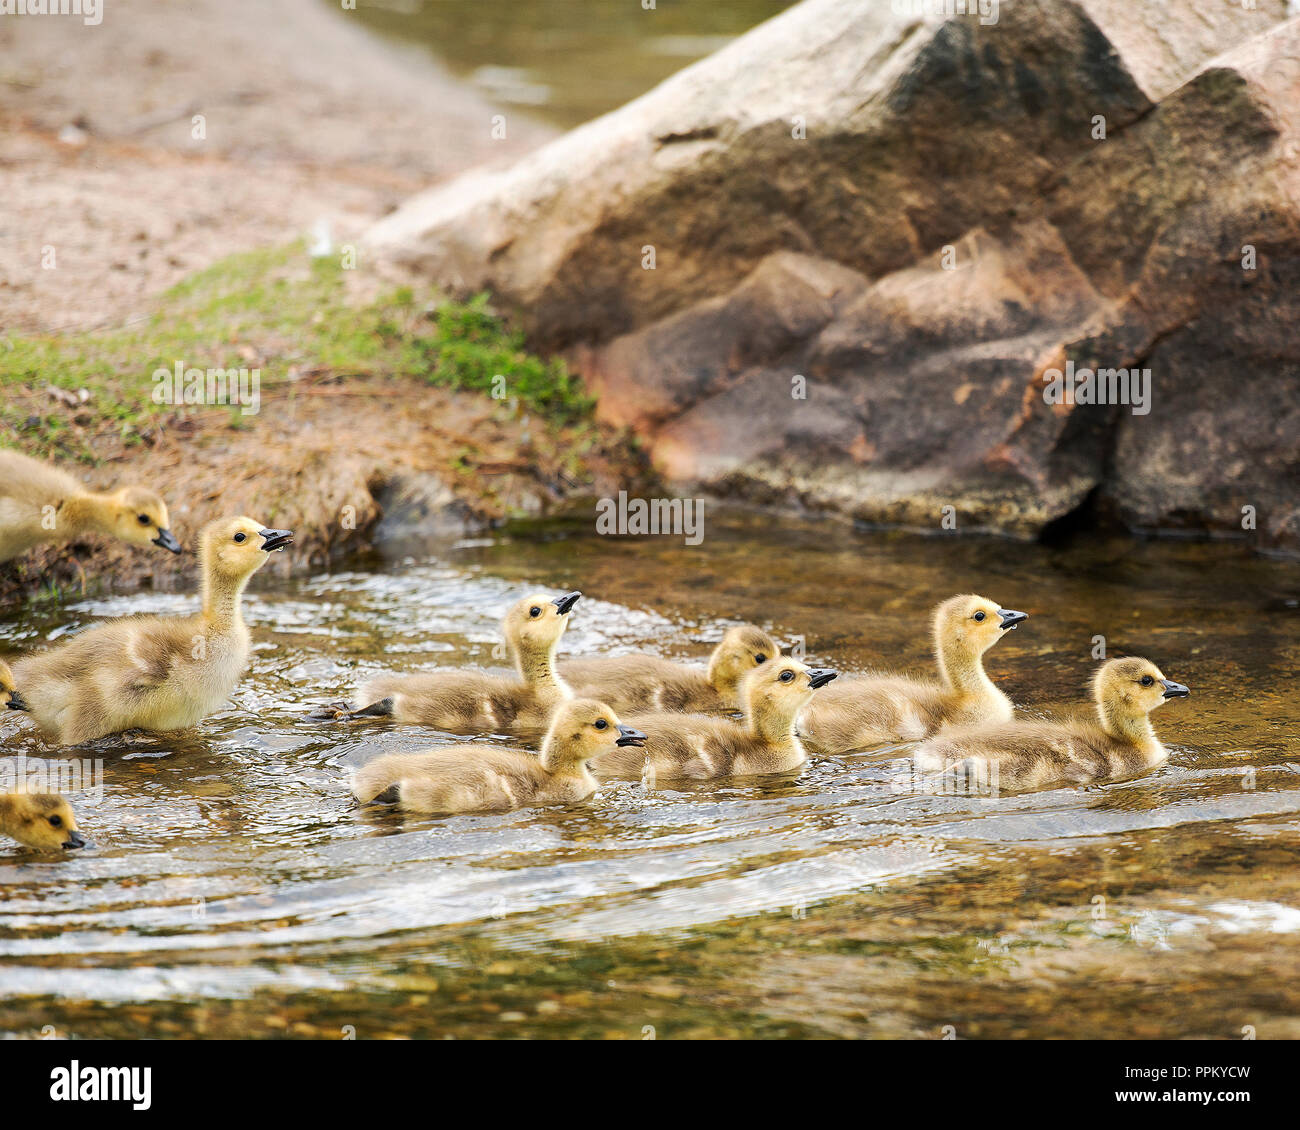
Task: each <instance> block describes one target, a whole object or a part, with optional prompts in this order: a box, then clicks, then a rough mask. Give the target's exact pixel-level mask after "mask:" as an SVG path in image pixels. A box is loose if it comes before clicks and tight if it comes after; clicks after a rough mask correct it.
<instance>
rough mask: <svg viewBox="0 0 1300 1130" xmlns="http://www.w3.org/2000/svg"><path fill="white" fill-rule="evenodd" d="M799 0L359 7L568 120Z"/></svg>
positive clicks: (487, 85)
mask: <svg viewBox="0 0 1300 1130" xmlns="http://www.w3.org/2000/svg"><path fill="white" fill-rule="evenodd" d="M792 2H793V0H728V2H727V3H725V4H701V3H698V2H697V0H657V2H656V5H655V8H654V9H653V10H647V9H645V8H643V7H642V5H641V3H640V2H639V0H617V2H615V0H604V2H600V3H591V2H590V0H530V2H529V3H527V4H519V3H514V2H511V0H362V2H361V4H360V5H358V8H357V11H356V12H355V13H353V15H355V16H357V17H359V18H360V19H361V20H362V21H363V22H364V23H365V24H366V25H367V26H369V27H370V28H372V29H373V30H376V31H379V32H381V33H383V34H386V35H390V36H393V37H394V38H399V39H404V40H410V41H414V42H416V43H419V44H422V45H424V46H426V47H427V48H428V49H429V50H430V51H431V52H433V53H434V54H435V55H437V56H438V58H439V59H440V60H442V61H443V62H444V63H445V64H446V65H447V66H449V67H450V68H451V70H452V72H453V73H454V74H456V75H457V76H458V77H460V78H464V79H466V80H468V81H469V82H470V83H472V84H473V85H474V86H475V87H477V88H478V89H479V90H480V91H482V93H483V94H484V95H486V96H487V97H488V98H489V99H491V101H493V102H494V103H496V104H498V105H502V106H505V107H506V108H508V109H518V110H520V111H522V112H525V113H528V114H530V115H531V116H533V117H536V118H540V119H542V120H544V121H548V122H551V123H553V124H554V125H557V126H560V127H562V128H564V129H568V128H570V127H572V126H576V125H580V124H581V123H582V122H585V121H587V120H588V119H590V118H594V117H597V116H598V115H600V114H603V113H605V112H606V111H608V110H613V109H615V108H616V107H618V106H621V105H622V104H623V103H624V102H628V101H630V100H631V99H633V98H635V97H637V96H638V95H640V94H644V93H645V92H646V91H647V90H649V89H650V88H651V87H653V86H655V85H657V84H658V83H659V82H661V81H662V80H663V79H666V78H667V77H668V76H669V75H671V74H672V73H673V72H674V71H678V70H681V68H682V67H684V66H686V65H687V64H689V63H693V62H695V61H696V60H697V59H702V58H703V57H704V56H705V55H708V54H710V53H711V52H713V51H716V50H717V49H718V48H719V47H721V46H723V45H725V44H726V43H728V42H730V41H731V40H732V39H734V38H735V37H736V36H738V35H741V34H743V33H744V32H746V31H748V30H749V29H750V28H751V27H754V26H755V25H756V24H759V23H761V22H762V21H763V20H766V19H769V18H770V17H772V16H775V15H776V14H777V13H778V12H781V11H783V10H784V9H786V8H788V7H790V4H791V3H792Z"/></svg>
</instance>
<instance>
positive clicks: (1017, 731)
mask: <svg viewBox="0 0 1300 1130" xmlns="http://www.w3.org/2000/svg"><path fill="white" fill-rule="evenodd" d="M1190 693H1191V692H1190V691H1188V689H1187V688H1186V687H1185V686H1183V684H1182V683H1175V682H1172V681H1170V680H1169V679H1166V678H1165V677H1164V675H1163V674H1162V673H1161V671H1160V668H1158V667H1157V666H1156V665H1155V664H1154V663H1152V662H1151V661H1150V660H1149V659H1140V658H1138V657H1136V656H1130V657H1127V658H1124V659H1111V660H1109V661H1108V662H1106V663H1104V664H1102V666H1101V667H1099V668H1098V669H1097V674H1096V676H1095V677H1094V678H1093V684H1092V696H1093V701H1094V702H1095V704H1096V707H1097V721H1096V722H1092V721H1072V722H1031V721H1017V722H1003V723H998V724H994V725H985V726H978V727H974V728H972V729H968V730H958V731H954V732H953V733H951V734H946V735H940V736H939V737H936V738H933V739H932V740H930V741H928V742H926V743H924V744H923V745H922V746H920V747H919V748H918V749H917V751H916V754H915V764H916V768H917V769H918V770H920V771H921V772H923V773H929V772H940V771H945V772H949V773H951V774H953V776H954V778H955V779H958V778H959V779H960V780H961V781H962V783H963V784H964V785H965V786H966V787H967V788H968V789H969V790H970V791H980V792H984V791H1007V792H1023V791H1025V790H1029V789H1043V788H1051V787H1054V786H1059V785H1081V784H1087V783H1089V782H1093V781H1112V780H1123V779H1125V778H1128V777H1137V776H1140V775H1141V774H1143V773H1147V772H1149V771H1150V770H1152V769H1154V768H1156V766H1158V765H1162V764H1164V762H1165V761H1167V760H1168V758H1169V751H1168V750H1167V749H1165V747H1164V745H1163V744H1162V743H1161V742H1160V740H1159V739H1158V738H1157V737H1156V734H1155V730H1154V729H1152V726H1151V718H1150V714H1151V711H1153V710H1155V709H1156V707H1158V706H1161V705H1163V704H1164V703H1165V702H1167V701H1168V700H1169V699H1171V698H1186V697H1187V696H1188V694H1190Z"/></svg>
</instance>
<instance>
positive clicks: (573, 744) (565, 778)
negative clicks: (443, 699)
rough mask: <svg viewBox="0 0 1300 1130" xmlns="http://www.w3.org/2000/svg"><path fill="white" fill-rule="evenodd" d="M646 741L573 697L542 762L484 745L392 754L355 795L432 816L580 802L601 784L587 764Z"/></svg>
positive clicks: (357, 779) (363, 777)
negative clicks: (618, 749) (597, 758)
mask: <svg viewBox="0 0 1300 1130" xmlns="http://www.w3.org/2000/svg"><path fill="white" fill-rule="evenodd" d="M645 737H646V736H645V734H643V733H641V731H639V730H634V729H633V728H632V727H631V726H625V725H623V723H621V722H620V721H619V720H618V716H617V715H616V714H615V713H614V711H612V710H611V709H610V708H609V707H608V706H606V705H605V704H604V703H602V702H596V701H595V700H593V699H587V698H579V699H573V700H571V701H569V702H566V703H564V704H563V705H561V706H560V708H559V709H558V710H557V711H556V712H555V716H554V718H553V719H552V720H551V725H550V728H549V729H548V730H547V733H546V738H545V740H544V741H543V742H542V750H541V756H540V757H539V756H538V755H536V754H533V753H529V752H528V751H527V750H523V749H498V748H492V747H489V746H482V745H454V746H447V747H445V748H443V749H435V750H431V751H429V752H428V753H393V754H386V755H385V756H383V757H377V758H376V759H375V760H374V761H371V762H369V763H367V764H366V765H363V766H362V767H361V769H360V770H358V771H357V773H356V775H355V776H354V778H353V784H352V791H353V793H354V795H355V796H356V798H357V799H358V800H359V801H361V803H362V804H368V803H377V804H394V805H397V806H398V807H399V808H401V809H403V810H404V811H406V812H416V813H425V814H431V815H432V814H438V815H446V814H450V813H455V812H508V811H510V810H511V809H516V808H531V807H540V806H543V805H559V804H577V803H578V802H579V801H583V800H586V798H587V797H589V796H591V794H592V793H594V792H595V791H596V789H597V788H598V787H599V782H598V781H597V780H596V778H595V777H593V776H592V775H591V771H590V769H588V767H587V763H588V762H589V761H591V759H592V758H593V757H598V756H600V755H601V754H602V753H605V752H607V751H609V750H612V749H616V748H619V747H624V748H626V747H629V746H640V745H641V744H642V743H643V742H644V741H645Z"/></svg>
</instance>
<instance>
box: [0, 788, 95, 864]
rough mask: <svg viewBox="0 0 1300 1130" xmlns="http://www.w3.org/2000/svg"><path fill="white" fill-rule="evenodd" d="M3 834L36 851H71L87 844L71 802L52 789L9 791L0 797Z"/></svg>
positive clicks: (0, 819) (0, 822)
mask: <svg viewBox="0 0 1300 1130" xmlns="http://www.w3.org/2000/svg"><path fill="white" fill-rule="evenodd" d="M0 824H2V825H3V827H4V831H5V834H6V835H8V836H11V837H12V838H13V839H15V840H17V841H18V842H19V843H20V844H26V845H27V846H28V847H33V848H36V849H37V850H38V851H74V850H76V849H77V848H83V847H85V846H86V841H85V839H84V838H83V837H82V835H81V833H80V832H79V831H77V818H76V816H75V815H73V812H72V805H70V804H69V803H68V802H67V801H66V800H64V799H63V797H61V796H58V795H57V794H54V793H12V794H9V795H8V796H3V797H0Z"/></svg>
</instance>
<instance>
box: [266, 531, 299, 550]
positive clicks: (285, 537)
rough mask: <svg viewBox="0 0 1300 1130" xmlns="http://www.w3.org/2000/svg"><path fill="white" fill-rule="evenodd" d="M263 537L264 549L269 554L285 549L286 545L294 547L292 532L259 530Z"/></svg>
mask: <svg viewBox="0 0 1300 1130" xmlns="http://www.w3.org/2000/svg"><path fill="white" fill-rule="evenodd" d="M257 532H258V533H259V534H260V535H261V537H262V539H263V540H262V548H263V549H264V550H266V552H267V553H274V552H275V551H276V550H277V549H283V548H284V547H285V546H286V545H293V531H292V530H258V531H257Z"/></svg>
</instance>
